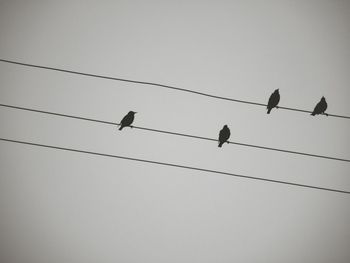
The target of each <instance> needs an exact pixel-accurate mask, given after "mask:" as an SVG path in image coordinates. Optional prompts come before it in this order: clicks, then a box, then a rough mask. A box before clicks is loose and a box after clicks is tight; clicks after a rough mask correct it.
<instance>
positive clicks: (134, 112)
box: [128, 111, 137, 115]
mask: <svg viewBox="0 0 350 263" xmlns="http://www.w3.org/2000/svg"><path fill="white" fill-rule="evenodd" d="M136 113H137V112H136V111H129V113H128V114H130V115H135V114H136Z"/></svg>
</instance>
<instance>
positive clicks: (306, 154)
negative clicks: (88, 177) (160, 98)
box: [0, 104, 350, 162]
mask: <svg viewBox="0 0 350 263" xmlns="http://www.w3.org/2000/svg"><path fill="white" fill-rule="evenodd" d="M0 107H5V108H12V109H17V110H23V111H30V112H36V113H42V114H47V115H55V116H59V117H65V118H72V119H78V120H84V121H90V122H96V123H102V124H108V125H116V126H117V125H119V123H116V122H111V121H103V120H97V119H92V118H86V117H80V116H74V115H68V114H62V113H57V112H51V111H44V110H38V109H33V108H26V107H19V106H14V105H9V104H0ZM132 128H135V129H139V130H145V131H150V132H157V133H163V134H170V135H176V136H182V137H189V138H194V139H200V140H207V141H215V142H217V139H213V138H208V137H203V136H197V135H191V134H186V133H179V132H172V131H165V130H159V129H154V128H146V127H140V126H132ZM228 143H229V144H234V145H239V146H244V147H252V148H257V149H262V150H269V151H277V152H283V153H289V154H295V155H303V156H309V157H315V158H323V159H329V160H335V161H342V162H350V159H345V158H338V157H331V156H325V155H318V154H311V153H304V152H300V151H290V150H285V149H278V148H272V147H266V146H260V145H254V144H247V143H241V142H235V141H228Z"/></svg>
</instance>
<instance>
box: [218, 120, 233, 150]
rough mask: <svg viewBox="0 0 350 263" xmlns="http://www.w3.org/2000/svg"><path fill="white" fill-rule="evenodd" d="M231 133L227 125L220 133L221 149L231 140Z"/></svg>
mask: <svg viewBox="0 0 350 263" xmlns="http://www.w3.org/2000/svg"><path fill="white" fill-rule="evenodd" d="M230 135H231V132H230V129H229V128H228V127H227V125H225V126H224V127H223V128H222V130H221V131H220V133H219V147H221V146H222V145H223V144H224V143H225V142H227V140H228V138H230Z"/></svg>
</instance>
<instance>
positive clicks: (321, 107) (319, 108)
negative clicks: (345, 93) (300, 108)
mask: <svg viewBox="0 0 350 263" xmlns="http://www.w3.org/2000/svg"><path fill="white" fill-rule="evenodd" d="M327 106H328V105H327V102H326V98H325V97H322V98H321V100H320V101H319V102H318V103H317V105H316V106H315V109H314V111H313V112H312V113H311V115H312V116H315V115H317V114H325V115H327V116H328V114H327V113H325V111H326V109H327Z"/></svg>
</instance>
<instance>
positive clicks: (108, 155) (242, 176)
mask: <svg viewBox="0 0 350 263" xmlns="http://www.w3.org/2000/svg"><path fill="white" fill-rule="evenodd" d="M0 140H1V141H5V142H12V143H19V144H26V145H30V146H37V147H44V148H51V149H55V150H63V151H69V152H77V153H85V154H92V155H97V156H103V157H111V158H118V159H124V160H129V161H136V162H143V163H151V164H157V165H163V166H171V167H177V168H183V169H190V170H196V171H201V172H207V173H216V174H222V175H229V176H234V177H240V178H246V179H252V180H259V181H265V182H270V183H278V184H285V185H292V186H298V187H305V188H311V189H317V190H324V191H330V192H337V193H343V194H350V192H349V191H344V190H338V189H332V188H325V187H319V186H312V185H306V184H298V183H292V182H286V181H279V180H273V179H266V178H261V177H253V176H247V175H240V174H234V173H228V172H221V171H216V170H209V169H203V168H198V167H193V166H185V165H180V164H173V163H165V162H158V161H151V160H145V159H139V158H132V157H127V156H120V155H112V154H105V153H98V152H91V151H84V150H77V149H72V148H64V147H58V146H53V145H47V144H39V143H32V142H25V141H18V140H11V139H6V138H0Z"/></svg>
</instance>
